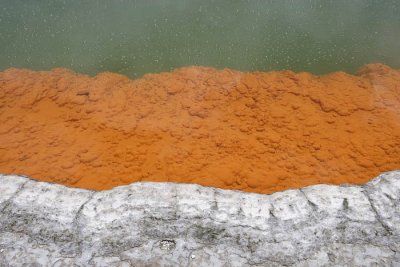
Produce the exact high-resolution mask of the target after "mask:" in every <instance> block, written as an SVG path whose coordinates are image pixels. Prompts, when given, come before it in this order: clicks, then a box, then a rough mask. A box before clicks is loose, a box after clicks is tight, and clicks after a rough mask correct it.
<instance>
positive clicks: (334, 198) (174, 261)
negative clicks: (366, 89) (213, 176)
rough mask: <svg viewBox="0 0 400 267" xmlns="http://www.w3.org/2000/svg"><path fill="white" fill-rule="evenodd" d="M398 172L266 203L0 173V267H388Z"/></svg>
mask: <svg viewBox="0 0 400 267" xmlns="http://www.w3.org/2000/svg"><path fill="white" fill-rule="evenodd" d="M399 200H400V171H394V172H389V173H384V174H382V175H380V176H379V177H377V178H376V179H374V180H372V181H371V182H370V183H368V184H366V185H360V186H358V185H342V186H334V185H315V186H310V187H306V188H303V189H295V190H287V191H284V192H277V193H274V194H271V195H261V194H253V193H245V192H238V191H227V190H221V189H215V188H206V187H202V186H199V185H188V184H174V183H135V184H131V185H128V186H122V187H117V188H114V189H113V190H109V191H102V192H92V191H89V190H83V189H74V188H67V187H64V186H61V185H55V184H48V183H43V182H36V181H33V180H30V179H29V178H27V177H21V176H15V175H0V211H1V213H0V266H232V267H233V266H397V265H399V264H400V245H399V244H400V206H399Z"/></svg>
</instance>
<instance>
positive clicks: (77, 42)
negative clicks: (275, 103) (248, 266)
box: [0, 0, 400, 77]
mask: <svg viewBox="0 0 400 267" xmlns="http://www.w3.org/2000/svg"><path fill="white" fill-rule="evenodd" d="M399 14H400V1H398V0H393V1H389V0H381V1H379V0H364V1H361V0H360V1H357V0H356V1H348V0H336V1H329V0H320V1H313V0H308V1H307V0H298V1H265V0H259V1H257V0H254V1H240V0H236V1H232V0H220V1H216V0H215V1H213V0H189V1H183V0H182V1H168V0H153V1H152V0H150V1H142V0H138V1H133V0H132V1H128V0H115V1H110V0H92V1H78V0H69V1H66V0H65V1H61V0H40V1H39V0H35V1H22V0H2V1H1V4H0V49H1V53H0V70H3V69H6V68H9V67H26V68H31V69H36V70H43V69H50V68H54V67H67V68H72V69H74V70H75V71H79V72H84V73H89V74H95V73H97V72H100V71H113V72H119V73H122V74H126V75H128V76H131V77H137V76H141V75H143V74H144V73H148V72H160V71H167V70H170V69H173V68H176V67H181V66H187V65H204V66H214V67H218V68H223V67H229V68H234V69H239V70H244V71H254V70H259V71H268V70H278V69H292V70H295V71H311V72H314V73H317V74H321V73H326V72H330V71H335V70H345V71H349V72H353V71H355V70H356V69H357V68H358V67H359V66H360V65H363V64H366V63H372V62H381V63H386V64H389V65H391V66H392V67H400V53H399V51H400V15H399Z"/></svg>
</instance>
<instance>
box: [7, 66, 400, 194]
mask: <svg viewBox="0 0 400 267" xmlns="http://www.w3.org/2000/svg"><path fill="white" fill-rule="evenodd" d="M395 169H400V71H399V70H395V69H391V68H389V67H387V66H384V65H380V64H374V65H367V66H365V67H363V68H362V69H361V70H360V71H359V72H358V74H357V75H356V76H353V75H350V74H346V73H343V72H336V73H332V74H328V75H324V76H314V75H312V74H310V73H294V72H292V71H276V72H252V73H245V72H239V71H233V70H229V69H224V70H216V69H213V68H204V67H186V68H181V69H177V70H175V71H173V72H169V73H160V74H148V75H145V76H144V77H143V78H141V79H137V80H130V79H128V78H127V77H125V76H121V75H118V74H113V73H100V74H98V75H97V76H95V77H89V76H87V75H80V74H76V73H74V72H71V71H69V70H66V69H54V70H52V71H40V72H38V71H30V70H22V69H9V70H6V71H4V72H1V73H0V173H3V174H23V175H28V176H31V177H32V178H34V179H38V180H43V181H49V182H54V183H59V184H64V185H67V186H74V187H82V188H88V189H94V190H104V189H110V188H112V187H115V186H119V185H124V184H129V183H132V182H137V181H157V182H167V181H168V182H179V183H196V184H201V185H205V186H213V187H219V188H225V189H238V190H244V191H250V192H259V193H271V192H275V191H280V190H285V189H288V188H298V187H303V186H307V185H312V184H318V183H328V184H342V183H356V184H358V183H365V182H367V181H368V180H369V179H371V178H373V177H374V176H376V175H378V174H379V173H381V172H384V171H390V170H395Z"/></svg>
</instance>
